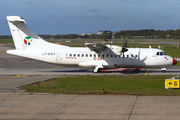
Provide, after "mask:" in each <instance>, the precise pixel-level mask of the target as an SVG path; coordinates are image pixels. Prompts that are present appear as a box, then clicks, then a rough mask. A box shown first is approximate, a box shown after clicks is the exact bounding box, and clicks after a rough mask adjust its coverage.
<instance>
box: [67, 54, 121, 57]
mask: <svg viewBox="0 0 180 120" xmlns="http://www.w3.org/2000/svg"><path fill="white" fill-rule="evenodd" d="M66 56H67V54H66ZM76 56H77V57H84V56H85V57H93V56H94V57H96V56H98V57H121V56H120V55H108V54H107V55H104V54H102V55H101V54H98V55H97V54H94V55H92V54H69V57H76Z"/></svg>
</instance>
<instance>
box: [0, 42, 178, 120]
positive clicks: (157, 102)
mask: <svg viewBox="0 0 180 120" xmlns="http://www.w3.org/2000/svg"><path fill="white" fill-rule="evenodd" d="M7 49H13V48H12V45H0V119H65V120H67V119H68V120H69V119H90V120H92V119H103V120H104V119H110V120H113V119H123V120H124V119H125V120H150V119H151V120H152V119H153V120H159V119H163V120H172V119H174V120H178V119H179V118H180V114H179V111H180V96H132V95H61V94H57V95H52V94H40V93H28V92H27V91H25V90H22V89H20V88H19V86H22V85H26V84H30V83H33V82H37V81H44V80H47V79H51V78H56V77H66V76H75V75H99V76H101V75H104V74H105V75H114V74H115V75H130V74H133V75H139V74H140V75H167V74H170V75H179V74H180V67H177V66H173V67H170V68H167V72H166V73H162V72H161V71H160V69H154V68H152V69H135V68H130V69H124V68H123V69H113V70H110V71H109V70H108V71H102V72H100V73H96V74H95V73H92V70H90V69H85V68H74V67H63V66H57V65H52V64H47V63H43V62H38V61H34V60H30V59H26V58H21V57H16V56H12V55H8V54H6V52H5V51H6V50H7Z"/></svg>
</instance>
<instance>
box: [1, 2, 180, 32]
mask: <svg viewBox="0 0 180 120" xmlns="http://www.w3.org/2000/svg"><path fill="white" fill-rule="evenodd" d="M179 6H180V0H1V2H0V11H1V12H0V35H11V33H10V30H9V26H8V23H7V21H6V16H21V17H23V18H24V19H25V21H26V23H27V24H28V26H29V28H30V29H31V30H32V31H33V32H34V33H36V34H48V35H50V34H51V35H56V34H83V33H89V32H92V33H96V34H97V33H98V32H99V31H100V30H111V31H112V32H118V31H121V30H142V29H154V30H169V29H172V30H176V29H180V7H179Z"/></svg>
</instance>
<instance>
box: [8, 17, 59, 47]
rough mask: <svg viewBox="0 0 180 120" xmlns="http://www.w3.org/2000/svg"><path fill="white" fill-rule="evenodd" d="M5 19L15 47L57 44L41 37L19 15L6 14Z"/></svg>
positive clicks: (51, 45)
mask: <svg viewBox="0 0 180 120" xmlns="http://www.w3.org/2000/svg"><path fill="white" fill-rule="evenodd" d="M7 21H8V24H9V27H10V31H11V34H12V37H13V40H14V44H15V47H16V49H27V48H46V47H53V46H57V45H56V44H53V43H49V42H46V41H44V40H43V39H41V38H40V37H39V36H38V35H36V34H35V33H33V32H32V31H31V30H30V29H29V27H28V26H27V24H26V22H25V20H24V19H23V18H22V17H20V16H7Z"/></svg>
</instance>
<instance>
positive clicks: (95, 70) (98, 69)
mask: <svg viewBox="0 0 180 120" xmlns="http://www.w3.org/2000/svg"><path fill="white" fill-rule="evenodd" d="M101 70H102V69H101V68H94V69H93V72H94V73H98V72H100V71H101Z"/></svg>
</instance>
